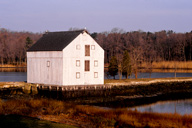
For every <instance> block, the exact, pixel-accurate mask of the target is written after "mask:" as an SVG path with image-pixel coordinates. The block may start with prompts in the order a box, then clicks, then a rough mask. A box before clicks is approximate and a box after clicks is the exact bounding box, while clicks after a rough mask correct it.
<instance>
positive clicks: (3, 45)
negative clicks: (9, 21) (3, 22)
mask: <svg viewBox="0 0 192 128" xmlns="http://www.w3.org/2000/svg"><path fill="white" fill-rule="evenodd" d="M41 36H42V34H40V33H31V32H15V31H10V30H7V29H4V28H1V29H0V64H1V65H4V64H13V65H21V64H22V63H23V62H26V51H27V49H28V48H29V47H30V46H31V45H32V44H34V43H35V42H36V41H37V40H38V39H39V38H40V37H41Z"/></svg>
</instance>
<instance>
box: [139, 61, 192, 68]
mask: <svg viewBox="0 0 192 128" xmlns="http://www.w3.org/2000/svg"><path fill="white" fill-rule="evenodd" d="M141 67H143V68H148V67H149V63H146V62H143V63H142V64H141ZM151 68H157V69H175V68H177V69H192V61H160V62H153V63H152V66H151Z"/></svg>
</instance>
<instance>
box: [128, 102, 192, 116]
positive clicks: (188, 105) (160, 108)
mask: <svg viewBox="0 0 192 128" xmlns="http://www.w3.org/2000/svg"><path fill="white" fill-rule="evenodd" d="M131 109H132V110H135V109H136V110H138V111H140V112H158V113H178V114H181V115H184V114H192V99H186V100H177V101H163V102H160V101H159V102H157V103H153V104H150V105H143V106H138V107H133V108H131Z"/></svg>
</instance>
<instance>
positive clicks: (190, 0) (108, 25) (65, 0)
mask: <svg viewBox="0 0 192 128" xmlns="http://www.w3.org/2000/svg"><path fill="white" fill-rule="evenodd" d="M0 28H6V29H9V30H12V31H29V32H35V33H36V32H37V33H42V32H45V31H47V30H48V31H67V30H69V28H79V29H81V28H86V29H87V30H88V31H89V32H104V31H111V30H112V29H113V28H119V29H123V30H124V31H127V32H128V31H138V30H142V31H146V32H148V31H150V32H157V31H161V30H173V31H174V32H182V33H184V32H190V31H192V0H0Z"/></svg>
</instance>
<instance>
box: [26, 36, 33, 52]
mask: <svg viewBox="0 0 192 128" xmlns="http://www.w3.org/2000/svg"><path fill="white" fill-rule="evenodd" d="M32 44H33V41H32V40H31V38H30V37H27V38H26V42H25V50H26V51H27V50H28V49H29V48H30V47H31V46H32Z"/></svg>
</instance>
